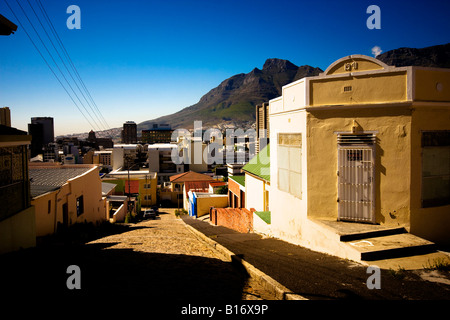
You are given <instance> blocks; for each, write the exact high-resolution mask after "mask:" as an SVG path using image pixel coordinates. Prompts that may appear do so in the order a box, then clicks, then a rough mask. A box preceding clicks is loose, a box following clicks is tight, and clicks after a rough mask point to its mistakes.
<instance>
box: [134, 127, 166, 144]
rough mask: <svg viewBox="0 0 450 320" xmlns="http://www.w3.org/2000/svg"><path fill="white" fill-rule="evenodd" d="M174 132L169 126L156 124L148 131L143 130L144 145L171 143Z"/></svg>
mask: <svg viewBox="0 0 450 320" xmlns="http://www.w3.org/2000/svg"><path fill="white" fill-rule="evenodd" d="M172 133H173V130H172V128H171V126H170V125H169V124H159V123H154V124H152V125H151V126H150V128H149V129H147V130H142V138H141V140H142V143H149V144H154V143H170V142H171V139H172Z"/></svg>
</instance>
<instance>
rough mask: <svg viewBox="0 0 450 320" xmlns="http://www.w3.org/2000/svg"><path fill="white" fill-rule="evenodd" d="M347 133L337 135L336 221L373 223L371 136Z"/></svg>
mask: <svg viewBox="0 0 450 320" xmlns="http://www.w3.org/2000/svg"><path fill="white" fill-rule="evenodd" d="M351 136H352V139H353V140H349V139H348V138H347V137H345V136H342V135H341V136H339V137H338V141H340V142H341V143H340V144H339V145H338V220H345V221H357V222H368V223H375V186H374V176H375V171H374V168H375V165H374V159H375V156H374V155H375V145H374V144H372V142H373V141H374V138H373V140H372V139H367V135H364V138H365V139H363V140H355V135H351ZM370 136H372V135H370Z"/></svg>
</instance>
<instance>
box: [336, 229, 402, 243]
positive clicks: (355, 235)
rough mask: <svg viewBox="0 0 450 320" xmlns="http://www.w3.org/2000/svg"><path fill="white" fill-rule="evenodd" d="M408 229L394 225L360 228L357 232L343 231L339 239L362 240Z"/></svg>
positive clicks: (400, 232) (399, 232)
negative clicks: (378, 227) (390, 226)
mask: <svg viewBox="0 0 450 320" xmlns="http://www.w3.org/2000/svg"><path fill="white" fill-rule="evenodd" d="M406 232H407V231H406V229H405V228H403V227H392V228H387V227H384V228H380V229H369V230H362V231H361V230H360V231H355V232H341V233H339V239H340V240H341V241H345V242H347V241H355V240H362V239H366V238H376V237H384V236H390V235H395V234H402V233H406Z"/></svg>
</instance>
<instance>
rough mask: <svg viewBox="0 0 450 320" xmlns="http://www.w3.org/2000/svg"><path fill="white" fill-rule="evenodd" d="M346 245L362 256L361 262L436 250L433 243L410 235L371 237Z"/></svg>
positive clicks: (349, 242)
mask: <svg viewBox="0 0 450 320" xmlns="http://www.w3.org/2000/svg"><path fill="white" fill-rule="evenodd" d="M346 243H347V244H348V245H349V246H350V247H352V248H353V250H355V251H357V252H358V253H359V254H360V259H361V260H366V261H372V260H381V259H390V258H398V257H405V256H411V255H418V254H425V253H430V252H433V251H435V250H436V246H435V244H434V243H433V242H431V241H428V240H425V239H422V238H420V237H417V236H414V235H412V234H410V233H400V234H391V235H384V236H376V237H369V238H364V239H358V240H355V241H348V242H346Z"/></svg>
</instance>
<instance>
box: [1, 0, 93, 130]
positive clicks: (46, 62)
mask: <svg viewBox="0 0 450 320" xmlns="http://www.w3.org/2000/svg"><path fill="white" fill-rule="evenodd" d="M3 1H4V2H5V3H6V5H7V6H8V8H9V10H11V12H12V14H13V15H14V17H15V18H16V20H17V22H18V23H19V25H20V27H21V28H22V29H23V31H24V32H25V34H26V35H27V37H28V39H30V41H31V43H32V44H33V46H34V48H35V49H36V51H37V52H38V53H39V55H40V56H41V58H42V59H43V60H44V62H45V64H46V65H47V67H48V68H49V69H50V71H51V72H52V73H53V75H54V76H55V78H56V80H58V82H59V84H60V85H61V86H62V87H63V89H64V91H65V92H66V93H67V95H68V96H69V98H70V99H71V100H72V102H73V103H74V104H75V106H76V107H77V109H78V110H79V111H80V113H81V114H82V115H83V117H84V118H85V119H86V121H87V122H88V123H89V125H90V126H91V127H94V126H93V125H92V123H91V122H90V121H89V119H88V118H87V117H86V115H85V114H84V113H83V111H82V110H81V109H80V107H79V106H78V104H77V103H76V102H75V100H74V99H73V97H72V96H71V95H70V93H69V91H68V90H67V89H66V87H65V86H64V84H63V83H62V81H61V80H60V79H59V77H58V76H57V75H56V73H55V71H54V70H53V68H52V67H51V66H50V64H49V63H48V61H47V59H45V57H44V55H43V54H42V52H41V50H39V48H38V46H37V45H36V43H35V42H34V41H33V39H32V38H31V36H30V34H29V33H28V31H27V30H26V28H25V27H24V26H23V24H22V22H21V21H20V19H19V18H18V17H17V15H16V13H15V12H14V10H13V9H12V8H11V6H10V5H9V3H8V2H7V1H6V0H3Z"/></svg>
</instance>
